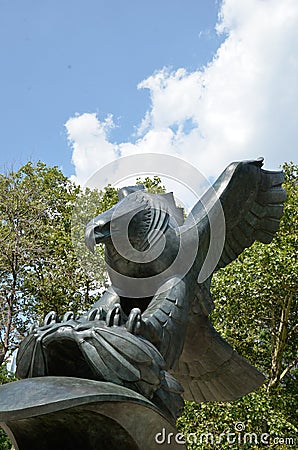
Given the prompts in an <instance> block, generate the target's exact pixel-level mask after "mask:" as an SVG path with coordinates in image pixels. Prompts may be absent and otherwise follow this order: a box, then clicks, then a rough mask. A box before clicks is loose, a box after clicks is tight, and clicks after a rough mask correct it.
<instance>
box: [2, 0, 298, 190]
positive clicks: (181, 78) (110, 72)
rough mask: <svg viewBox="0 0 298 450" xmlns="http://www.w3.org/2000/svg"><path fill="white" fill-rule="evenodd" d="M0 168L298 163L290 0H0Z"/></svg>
mask: <svg viewBox="0 0 298 450" xmlns="http://www.w3.org/2000/svg"><path fill="white" fill-rule="evenodd" d="M0 64H1V66H0V67H1V78H0V80H1V83H0V127H1V147H0V166H1V168H2V169H5V168H7V167H8V168H10V167H12V166H13V167H14V168H18V167H19V166H20V165H21V164H24V163H26V162H27V161H28V160H32V161H34V162H36V161H37V160H41V161H44V162H45V163H47V164H48V165H57V166H58V167H60V168H61V169H62V170H63V172H64V173H65V175H67V176H68V177H71V178H72V179H73V180H75V181H77V182H79V183H81V184H84V183H85V181H86V180H87V179H88V178H89V177H90V176H92V174H93V173H94V171H95V170H97V169H101V168H102V167H103V166H104V165H105V164H107V163H110V162H112V161H114V160H116V159H117V158H119V157H121V156H128V155H134V154H142V153H146V152H153V153H165V154H168V155H171V156H178V157H180V158H182V159H184V160H185V161H187V162H189V163H191V164H193V165H194V166H195V167H196V168H197V169H199V170H200V171H201V172H202V173H204V174H205V175H206V176H207V177H210V178H213V177H215V176H217V175H218V174H219V173H220V172H221V171H222V170H223V169H224V168H225V167H226V166H227V165H228V164H229V163H230V162H231V161H235V160H242V159H252V158H257V157H259V156H264V157H265V167H266V168H267V169H275V170H276V169H278V168H279V166H280V165H281V164H282V163H283V162H284V161H291V160H292V161H294V162H296V163H297V150H296V148H297V141H298V139H297V138H298V82H297V80H298V2H297V0H283V1H280V0H241V1H239V0H224V1H215V0H183V1H182V0H150V2H149V1H145V0H127V1H126V2H123V1H122V0H108V1H107V0H106V1H104V0H84V1H79V0H71V1H70V0H64V1H58V0H26V1H25V2H24V1H23V0H0Z"/></svg>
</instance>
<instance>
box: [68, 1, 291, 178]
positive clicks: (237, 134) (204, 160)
mask: <svg viewBox="0 0 298 450" xmlns="http://www.w3.org/2000/svg"><path fill="white" fill-rule="evenodd" d="M217 31H218V32H220V33H226V39H225V41H224V42H223V44H222V45H221V46H220V48H219V49H218V52H217V54H216V56H215V57H214V59H213V61H211V62H210V64H209V65H208V66H207V67H205V68H203V69H202V70H198V71H194V72H191V73H188V72H187V71H186V70H185V69H183V68H180V69H178V70H177V71H174V72H170V71H169V70H167V69H163V70H161V71H158V72H156V73H154V74H153V75H152V76H150V77H149V78H148V79H146V80H144V81H142V82H141V83H140V84H139V86H138V88H139V89H142V88H146V89H149V90H150V98H151V105H150V109H149V110H148V111H147V113H146V115H145V117H144V119H143V121H142V123H141V125H140V127H139V130H138V134H137V136H138V138H137V140H136V142H125V143H120V144H119V145H117V146H116V145H112V144H111V143H110V142H109V140H108V134H107V132H108V130H109V129H110V128H111V126H112V125H113V122H112V118H111V117H109V118H108V119H106V121H104V122H100V121H99V120H98V118H97V117H96V115H95V114H83V115H82V116H77V117H74V118H71V119H70V120H69V121H68V122H67V124H66V127H67V131H68V136H69V139H70V141H71V143H72V146H73V163H74V165H75V168H76V176H77V178H78V179H79V180H82V179H83V178H84V179H85V178H86V177H87V176H88V175H91V174H92V173H93V172H94V171H95V170H96V169H97V168H99V167H102V166H103V165H104V164H106V163H107V162H109V161H111V160H112V159H114V158H116V157H117V156H119V154H121V155H122V156H126V155H130V154H135V153H142V152H158V153H168V154H172V155H174V156H180V157H182V158H184V159H186V160H187V161H189V162H191V163H192V164H194V165H195V166H196V167H197V168H199V169H200V170H201V171H202V172H203V173H205V174H206V175H209V176H210V175H211V176H212V175H213V176H214V175H217V174H218V173H219V172H220V171H221V170H223V169H224V168H225V166H226V165H227V164H228V163H229V162H230V161H232V160H241V159H247V158H254V157H258V156H265V160H266V167H267V168H269V169H270V168H271V169H272V168H273V169H274V168H278V166H279V165H280V164H282V163H283V162H284V161H287V160H290V159H292V160H293V159H294V158H295V155H296V153H295V148H296V145H297V144H296V142H297V140H298V107H297V105H298V83H297V80H298V2H297V0H283V1H280V0H241V2H240V1H239V0H225V1H224V2H223V3H222V6H221V10H220V14H219V21H218V24H217Z"/></svg>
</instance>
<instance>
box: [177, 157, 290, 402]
mask: <svg viewBox="0 0 298 450" xmlns="http://www.w3.org/2000/svg"><path fill="white" fill-rule="evenodd" d="M262 165H263V159H261V158H260V159H258V160H254V161H244V162H238V163H232V164H231V165H229V166H228V167H227V169H226V170H225V171H224V172H223V173H222V174H221V176H220V177H219V178H218V179H217V181H216V182H215V183H214V185H213V187H212V188H211V189H210V190H209V191H207V193H206V194H205V196H204V197H203V198H202V199H201V201H200V202H199V203H198V204H197V205H196V206H195V207H194V209H193V211H192V218H191V220H190V221H189V223H188V220H186V222H185V227H186V228H187V226H189V225H191V223H193V220H195V221H196V223H197V226H198V229H199V233H200V238H201V241H200V247H201V248H202V249H205V252H206V253H205V255H204V256H207V251H206V248H207V247H208V245H209V240H210V224H209V218H210V216H211V218H212V217H213V218H214V211H215V214H216V213H217V212H218V211H219V210H220V208H218V204H217V207H216V208H215V207H214V205H216V203H218V200H219V201H220V207H221V208H222V212H223V214H224V222H225V224H224V225H225V226H224V227H222V228H221V230H220V231H221V232H222V233H224V241H223V245H222V247H221V248H220V249H216V251H217V261H214V258H213V260H212V258H211V261H212V264H213V265H214V267H213V271H214V270H217V269H219V268H222V267H225V266H226V265H227V264H229V263H230V262H231V261H233V260H234V259H236V258H237V257H238V256H239V255H240V253H242V251H243V250H244V249H245V248H246V247H249V246H251V245H252V244H253V242H254V241H260V242H263V243H265V244H268V243H270V242H271V241H272V239H273V237H274V234H275V232H276V231H277V230H278V228H279V223H280V218H281V216H282V213H283V202H284V201H285V199H286V193H285V190H284V189H283V188H282V182H283V181H284V176H283V172H282V171H277V172H272V171H266V170H263V169H262V168H261V167H262ZM212 214H213V216H212ZM215 220H216V217H215ZM207 244H208V245H207ZM209 267H210V266H209ZM209 267H207V269H206V268H205V270H207V271H208V270H209V271H210V269H209ZM203 269H204V267H203ZM211 277H212V273H206V272H205V273H204V274H203V276H202V281H201V282H200V275H199V279H198V285H197V289H196V293H195V296H194V301H193V308H192V312H191V313H190V317H189V323H188V327H187V333H186V338H185V344H184V349H183V352H182V354H181V357H180V359H179V362H178V364H177V366H176V367H175V368H174V370H173V371H172V373H173V375H174V376H175V377H176V378H177V379H178V380H179V381H180V382H181V384H182V385H183V387H184V391H185V392H184V398H185V399H187V400H192V401H197V402H200V401H232V400H235V399H236V398H239V397H241V396H243V395H245V394H247V393H248V392H250V391H252V390H255V389H256V388H258V387H259V386H260V385H261V384H262V383H263V382H264V379H265V378H264V376H263V375H262V374H261V373H260V372H259V371H258V370H257V369H256V368H255V367H253V366H252V365H251V364H249V362H248V361H246V360H245V359H244V358H242V357H241V356H240V355H238V353H237V352H236V351H235V350H234V349H233V348H232V347H231V346H230V344H228V343H227V342H226V341H225V340H224V339H223V338H222V337H221V336H220V335H219V333H218V332H217V331H216V330H215V329H214V327H213V326H212V324H211V323H210V321H209V319H208V314H209V313H210V312H211V310H212V308H213V300H212V297H211V294H210V290H209V287H210V280H211Z"/></svg>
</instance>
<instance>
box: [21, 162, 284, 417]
mask: <svg viewBox="0 0 298 450" xmlns="http://www.w3.org/2000/svg"><path fill="white" fill-rule="evenodd" d="M262 165H263V159H262V158H259V159H257V160H252V161H242V162H234V163H232V164H230V165H229V166H228V167H227V168H226V169H225V171H224V172H223V173H222V174H221V175H220V176H219V178H218V179H217V180H216V181H215V183H214V184H213V186H211V187H210V188H209V189H208V190H207V191H206V192H205V194H204V195H203V196H202V197H201V199H200V200H199V202H198V203H197V204H196V205H195V206H194V208H193V209H192V211H191V212H190V214H189V215H188V217H186V218H185V217H184V214H183V210H182V209H181V208H179V207H177V206H176V204H175V200H174V197H173V194H172V193H166V194H151V193H148V192H147V191H146V190H145V188H144V186H142V185H138V186H128V187H126V188H122V189H120V190H119V202H118V203H117V204H116V205H115V206H114V207H113V208H111V209H109V210H107V211H105V212H103V213H102V214H100V215H99V216H98V217H96V218H94V219H92V220H91V221H90V222H89V223H88V224H87V227H86V231H85V242H86V245H87V247H88V248H89V249H90V250H91V251H93V250H94V246H95V245H97V244H103V245H104V246H105V261H106V266H107V271H108V274H109V277H110V280H111V285H110V287H109V288H108V289H107V290H106V291H105V292H104V293H103V295H102V297H101V298H100V300H98V301H97V302H96V303H95V304H94V305H93V307H92V308H91V310H89V311H88V312H86V313H85V314H84V315H83V316H81V317H74V315H73V314H72V313H66V314H65V316H64V317H63V318H57V317H56V315H55V313H53V312H50V313H49V314H48V315H47V317H46V318H45V322H44V324H43V325H42V326H40V327H35V328H33V329H32V330H31V332H30V333H29V334H28V336H27V337H26V338H25V339H24V341H23V342H22V343H21V346H20V349H19V352H18V357H17V375H18V376H19V377H21V378H27V377H36V376H46V375H58V376H74V377H81V378H88V379H93V380H98V381H108V382H112V383H115V384H119V385H123V386H126V387H129V388H130V389H132V390H135V391H137V392H139V393H141V394H142V395H144V396H145V397H147V398H148V399H150V400H151V401H152V402H153V403H155V404H156V405H158V407H160V409H161V410H162V411H164V412H165V413H167V414H168V416H170V417H172V419H175V418H176V417H177V416H179V414H181V411H182V409H183V404H184V400H183V399H186V400H191V401H196V402H205V401H232V400H234V399H237V398H239V397H241V396H243V395H245V394H247V393H248V392H250V391H253V390H255V389H257V388H258V387H259V386H260V385H261V384H262V383H263V382H264V376H263V375H262V374H261V373H260V372H259V371H258V370H257V369H256V368H254V367H253V366H252V365H251V364H250V363H249V362H248V361H246V360H245V359H244V358H242V357H241V356H240V355H239V354H238V353H237V352H236V351H235V350H234V349H233V348H232V347H231V346H230V344H228V343H227V342H226V341H225V340H224V339H223V338H222V337H221V336H220V334H219V333H218V332H217V331H216V330H215V329H214V327H213V326H212V324H211V322H210V320H209V315H210V313H211V311H212V309H213V308H214V302H213V298H212V295H211V293H210V285H211V279H212V275H213V273H214V272H215V271H217V270H218V269H220V268H223V267H225V266H226V265H228V264H229V263H230V262H231V261H233V260H235V259H236V258H237V257H238V256H239V255H240V254H241V253H242V251H243V250H244V249H245V248H246V247H250V246H251V245H252V244H253V242H254V241H260V242H262V243H264V244H269V243H270V242H271V240H272V239H273V237H274V234H275V233H276V231H277V230H278V228H279V223H280V218H281V216H282V213H283V203H284V201H285V199H286V193H285V190H284V189H283V187H282V183H283V180H284V177H283V172H282V171H275V172H273V171H266V170H264V169H262Z"/></svg>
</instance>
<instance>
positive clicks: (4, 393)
mask: <svg viewBox="0 0 298 450" xmlns="http://www.w3.org/2000/svg"><path fill="white" fill-rule="evenodd" d="M0 398H1V408H0V409H1V412H0V424H1V425H2V426H3V427H4V429H5V431H6V432H7V434H9V435H10V436H11V438H12V440H13V441H14V443H15V448H16V449H19V450H52V449H54V450H76V449H82V450H119V449H124V450H138V449H144V450H153V449H159V448H168V447H169V446H168V445H162V444H159V443H158V442H160V441H159V440H158V436H157V439H156V434H157V433H160V432H161V431H162V430H163V429H165V430H166V431H165V433H166V434H167V435H169V434H170V433H173V435H174V434H176V430H175V427H174V426H173V425H171V424H170V423H169V422H168V420H167V419H166V418H165V417H164V416H163V415H162V414H161V413H160V411H159V410H158V408H157V407H156V406H155V405H153V404H152V403H151V402H150V401H149V400H147V399H146V398H144V397H143V396H141V395H139V394H137V393H136V392H132V391H131V390H130V389H127V388H124V387H122V386H116V385H115V384H112V383H106V382H99V381H92V380H83V379H79V378H68V377H42V378H31V379H26V380H22V381H18V382H14V383H10V384H9V385H3V386H0ZM2 401H3V403H2ZM3 422H4V423H3ZM171 445H173V448H185V446H183V445H182V446H181V444H180V445H179V446H178V444H177V443H175V439H172V440H171ZM171 448H172V446H171Z"/></svg>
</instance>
